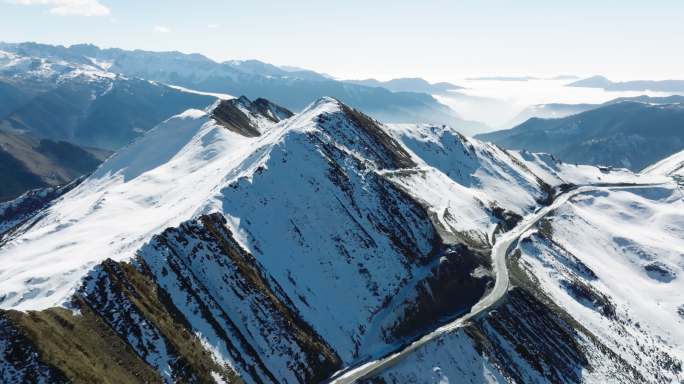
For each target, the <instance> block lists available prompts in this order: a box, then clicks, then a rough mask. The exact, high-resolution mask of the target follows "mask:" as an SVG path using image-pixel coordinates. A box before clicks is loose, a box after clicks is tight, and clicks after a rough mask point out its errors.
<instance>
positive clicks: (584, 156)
mask: <svg viewBox="0 0 684 384" xmlns="http://www.w3.org/2000/svg"><path fill="white" fill-rule="evenodd" d="M682 127H684V104H681V103H673V104H650V103H645V102H635V101H620V102H615V103H608V104H606V105H603V106H600V107H597V108H595V109H592V110H589V111H585V112H582V113H579V114H576V115H572V116H568V117H564V118H560V119H539V118H532V119H529V120H528V121H526V122H525V123H523V124H521V125H519V126H517V127H515V128H512V129H509V130H503V131H497V132H491V133H485V134H481V135H478V136H477V137H478V138H480V139H482V140H488V141H492V142H494V143H497V144H499V145H501V146H503V147H505V148H511V149H526V150H530V151H535V152H548V153H552V154H554V155H555V156H557V157H559V158H560V159H561V160H563V161H567V162H573V163H582V164H596V165H606V166H614V167H625V168H628V169H631V170H633V171H639V170H641V169H642V168H644V167H646V166H648V165H650V164H652V163H654V162H656V161H658V160H660V159H663V158H665V157H667V156H669V155H671V154H673V153H675V152H678V151H680V150H682V148H684V130H683V129H682Z"/></svg>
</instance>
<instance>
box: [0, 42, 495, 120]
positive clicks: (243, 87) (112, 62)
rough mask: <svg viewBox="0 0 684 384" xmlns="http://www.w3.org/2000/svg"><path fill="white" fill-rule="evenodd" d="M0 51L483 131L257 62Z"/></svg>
mask: <svg viewBox="0 0 684 384" xmlns="http://www.w3.org/2000/svg"><path fill="white" fill-rule="evenodd" d="M0 51H6V52H10V53H11V54H14V55H18V56H22V57H29V58H40V59H41V60H47V61H52V62H58V63H64V62H66V63H69V64H72V65H77V66H89V67H95V68H97V69H99V70H101V71H105V72H107V73H111V74H116V75H122V76H125V77H127V78H139V79H144V80H152V81H155V82H159V83H163V84H170V85H177V86H182V87H185V88H188V89H193V90H197V91H202V92H215V93H227V94H230V95H244V96H247V97H249V98H259V97H264V98H268V99H269V100H273V101H275V102H277V103H279V104H281V105H283V106H285V107H287V108H289V109H291V110H293V111H299V110H301V109H302V108H304V107H305V106H306V105H308V104H309V103H311V102H312V101H314V100H316V99H317V98H320V97H322V96H332V97H336V98H338V99H340V100H342V101H344V102H345V103H347V104H349V105H352V106H354V107H357V108H362V109H363V110H365V111H366V112H367V113H369V114H370V115H371V116H373V117H376V118H378V119H382V120H384V121H389V122H396V123H417V122H427V123H433V124H449V125H451V126H453V127H456V128H457V129H460V130H462V131H463V132H465V133H472V132H475V131H477V130H479V129H482V128H483V124H481V123H477V122H469V121H464V120H463V119H461V118H460V117H459V116H458V114H457V113H456V112H454V111H453V110H452V109H450V108H449V107H447V106H446V105H443V104H440V103H439V102H438V101H437V100H435V99H434V98H433V97H432V96H430V95H429V94H426V93H423V92H392V91H390V90H388V89H385V88H381V87H375V86H372V87H369V86H365V85H359V84H353V83H348V82H342V81H336V80H333V79H331V78H330V77H329V76H327V75H323V74H319V73H316V72H314V71H309V70H301V69H298V68H287V69H283V68H280V67H277V66H274V65H271V64H268V63H263V62H260V61H257V60H245V61H241V60H231V61H225V62H221V63H219V62H215V61H213V60H211V59H209V58H207V57H205V56H202V55H199V54H183V53H180V52H148V51H140V50H135V51H126V50H122V49H116V48H113V49H100V48H98V47H96V46H93V45H72V46H70V47H63V46H51V45H45V44H37V43H20V44H7V43H0ZM435 86H437V87H439V85H435Z"/></svg>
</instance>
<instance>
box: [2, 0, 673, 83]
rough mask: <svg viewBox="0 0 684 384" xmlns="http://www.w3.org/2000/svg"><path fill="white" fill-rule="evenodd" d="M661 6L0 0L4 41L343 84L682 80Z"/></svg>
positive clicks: (669, 10)
mask: <svg viewBox="0 0 684 384" xmlns="http://www.w3.org/2000/svg"><path fill="white" fill-rule="evenodd" d="M658 3H659V5H658V6H655V5H654V4H646V3H641V2H634V1H622V2H618V1H606V2H602V3H601V4H596V3H594V2H589V1H584V0H583V1H577V2H573V3H572V4H558V3H553V4H548V3H546V2H542V1H538V0H525V1H520V2H515V3H514V2H511V1H506V0H492V1H489V2H487V3H486V4H485V3H483V2H473V1H459V2H448V1H443V0H432V1H428V2H425V3H423V4H421V5H420V6H418V5H415V4H414V3H412V2H409V1H398V2H396V1H395V2H389V1H378V2H374V3H372V4H366V3H365V2H361V1H360V0H352V1H349V2H345V3H340V4H318V3H311V2H306V1H293V2H288V3H287V4H284V3H279V2H274V1H270V0H262V1H254V2H249V3H228V2H219V1H215V0H199V1H196V2H193V4H192V6H189V5H188V4H187V3H185V2H173V3H168V2H167V3H164V2H160V1H149V2H145V3H143V4H139V3H134V2H132V1H130V0H124V1H119V2H116V3H114V2H112V1H107V0H78V1H77V0H0V21H1V23H0V40H3V41H8V42H22V41H36V42H40V43H46V44H58V45H72V44H79V43H91V44H95V45H97V46H100V47H103V48H110V47H116V48H123V49H143V50H152V51H180V52H183V53H200V54H203V55H205V56H207V57H209V58H211V59H213V60H217V61H224V60H233V59H238V60H244V59H257V60H261V61H265V62H268V63H272V64H275V65H280V66H296V67H302V68H307V69H311V70H315V71H317V72H322V73H327V74H330V75H332V76H335V77H336V78H340V79H364V78H376V79H379V80H388V79H391V78H398V77H422V78H425V79H427V80H429V81H432V82H436V81H451V82H456V81H458V80H462V79H466V78H471V77H480V76H534V77H553V76H556V75H576V76H580V77H586V76H592V75H604V76H606V77H608V78H610V79H613V80H636V79H653V80H660V79H682V78H684V55H683V54H682V53H681V51H680V50H676V49H672V47H676V46H678V44H680V42H679V41H678V39H679V36H682V35H684V23H681V15H683V14H684V3H682V2H677V1H668V0H663V1H659V2H658ZM25 20H31V21H32V22H31V23H26V22H25ZM333 20H334V21H335V22H331V21H333Z"/></svg>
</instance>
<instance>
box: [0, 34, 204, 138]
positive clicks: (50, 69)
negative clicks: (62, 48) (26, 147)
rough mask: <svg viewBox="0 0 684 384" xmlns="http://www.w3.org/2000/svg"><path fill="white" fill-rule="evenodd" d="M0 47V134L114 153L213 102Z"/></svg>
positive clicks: (78, 61)
mask: <svg viewBox="0 0 684 384" xmlns="http://www.w3.org/2000/svg"><path fill="white" fill-rule="evenodd" d="M2 49H3V48H2V46H0V101H3V103H2V104H3V105H2V107H0V130H3V131H10V132H21V133H29V134H31V135H33V136H37V137H39V138H45V139H50V140H56V141H69V142H71V143H73V144H76V145H80V146H90V147H97V148H104V149H110V150H116V149H119V148H121V147H122V146H124V145H125V144H127V143H128V142H130V141H131V140H133V139H135V138H137V137H139V136H140V135H142V133H144V132H146V131H147V130H149V129H151V128H153V127H154V126H156V125H157V124H159V123H160V122H162V121H164V120H165V119H167V118H169V117H171V116H173V115H176V114H178V113H180V112H182V111H184V110H186V109H188V108H199V107H202V108H203V107H204V106H206V105H208V104H210V103H212V102H213V101H214V100H215V99H216V97H214V96H211V95H201V94H196V93H189V92H184V91H182V90H179V89H174V88H171V87H168V86H165V85H163V84H158V83H154V82H150V81H147V80H143V79H139V78H132V77H127V76H123V75H121V74H117V73H113V72H110V71H108V70H107V68H109V67H108V66H107V65H104V64H102V63H100V62H98V61H89V60H88V59H86V58H83V57H79V56H74V55H71V56H68V57H63V55H62V56H55V55H50V54H47V53H45V52H43V53H42V56H34V55H32V53H33V52H32V51H28V52H25V51H23V50H21V49H16V50H15V51H5V50H2Z"/></svg>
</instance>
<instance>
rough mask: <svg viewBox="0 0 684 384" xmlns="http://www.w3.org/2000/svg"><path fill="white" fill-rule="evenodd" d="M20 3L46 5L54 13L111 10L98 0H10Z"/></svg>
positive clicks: (102, 13) (97, 13)
mask: <svg viewBox="0 0 684 384" xmlns="http://www.w3.org/2000/svg"><path fill="white" fill-rule="evenodd" d="M10 2H11V3H14V4H21V5H46V6H48V7H50V13H54V14H55V15H76V16H106V15H109V14H110V13H111V12H110V10H109V8H108V7H106V6H104V5H102V3H100V2H99V0H10Z"/></svg>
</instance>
